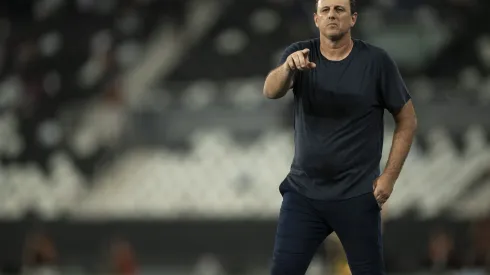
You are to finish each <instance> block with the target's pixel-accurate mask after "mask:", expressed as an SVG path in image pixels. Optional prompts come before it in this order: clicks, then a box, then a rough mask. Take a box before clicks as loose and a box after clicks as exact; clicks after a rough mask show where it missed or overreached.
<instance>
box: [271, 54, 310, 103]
mask: <svg viewBox="0 0 490 275" xmlns="http://www.w3.org/2000/svg"><path fill="white" fill-rule="evenodd" d="M309 53H310V50H309V49H303V50H297V47H296V45H295V44H293V45H292V46H290V47H289V48H288V49H286V51H285V52H284V54H283V56H282V58H281V61H282V63H281V65H280V66H279V67H277V68H276V69H275V70H273V71H272V72H270V73H269V75H268V76H267V78H266V79H265V84H264V91H263V93H264V95H265V96H266V97H267V98H270V99H278V98H281V97H283V96H285V95H286V93H287V92H288V90H289V89H291V88H292V87H293V84H294V78H295V74H296V72H297V71H305V70H311V69H314V68H315V67H316V64H315V63H313V62H310V60H309Z"/></svg>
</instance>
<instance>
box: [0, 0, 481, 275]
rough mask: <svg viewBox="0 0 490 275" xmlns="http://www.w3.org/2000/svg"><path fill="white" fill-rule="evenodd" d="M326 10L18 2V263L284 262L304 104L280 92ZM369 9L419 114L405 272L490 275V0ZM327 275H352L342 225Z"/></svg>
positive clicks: (10, 88)
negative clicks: (286, 214)
mask: <svg viewBox="0 0 490 275" xmlns="http://www.w3.org/2000/svg"><path fill="white" fill-rule="evenodd" d="M313 2H314V1H313V0H312V1H306V0H262V1H256V0H253V1H245V0H227V1H221V0H2V1H0V158H1V160H2V163H1V166H0V264H1V267H2V272H3V274H125V275H130V274H176V275H190V274H195V275H234V274H237V275H238V274H243V275H266V274H268V265H269V261H270V256H271V253H272V245H273V237H274V231H275V221H276V217H277V214H278V208H279V205H280V202H281V197H280V194H279V192H278V185H279V183H280V182H281V181H282V179H283V178H284V177H285V176H286V173H287V172H288V169H289V165H290V162H291V158H292V149H293V144H292V129H291V122H292V113H291V97H288V98H285V99H282V100H279V101H270V100H267V99H265V98H264V97H263V96H262V94H261V91H262V86H263V80H264V77H265V75H266V74H267V73H268V71H269V70H270V69H271V68H272V67H274V66H275V65H276V63H277V60H278V56H279V54H280V53H281V52H282V51H283V50H284V49H285V47H286V46H288V45H289V44H290V43H292V42H294V41H297V40H305V39H308V38H311V37H314V36H316V35H317V32H316V31H315V28H314V25H313V21H312V13H313V6H314V4H313ZM358 5H359V10H360V17H359V22H358V25H357V28H356V30H355V36H356V37H357V38H361V39H365V40H367V41H368V42H371V43H373V44H375V45H379V46H381V47H383V48H385V49H386V50H387V51H388V52H389V53H390V54H391V55H392V56H393V58H394V59H395V60H396V61H397V62H398V64H399V66H400V69H401V71H402V74H403V76H404V78H405V79H406V82H407V85H408V86H409V88H410V90H411V92H412V95H413V98H414V103H415V106H416V109H417V112H418V116H419V125H420V126H419V131H418V136H417V139H416V142H415V145H414V147H413V149H412V152H411V154H410V156H409V158H408V160H407V163H406V165H405V168H404V171H403V173H402V175H401V178H400V179H399V181H398V182H397V186H396V188H395V192H394V195H393V196H392V198H391V199H390V201H389V203H388V205H387V206H386V208H385V210H384V211H385V212H384V213H383V214H384V217H385V218H384V220H385V223H384V238H385V255H386V256H385V257H386V264H387V268H388V271H389V273H390V274H402V273H404V274H434V273H438V274H443V273H447V274H488V268H489V267H490V222H489V221H490V219H489V218H490V108H489V107H490V77H489V72H490V24H488V20H487V19H488V11H490V2H489V1H488V0H480V1H478V0H473V1H471V0H430V1H429V0H409V1H408V0H407V1H405V0H359V1H358ZM386 122H387V127H386V140H385V152H384V153H385V154H384V155H385V157H384V158H383V160H382V165H383V164H384V163H385V162H386V156H387V153H388V150H389V148H390V145H391V140H390V136H391V132H392V130H393V123H392V119H391V118H390V117H389V116H387V118H386ZM485 270H487V271H485ZM486 272H487V273H486ZM308 274H309V275H319V274H325V275H326V274H349V272H348V269H347V268H346V264H345V257H344V255H343V251H342V249H341V247H340V246H339V243H338V241H337V240H336V238H335V236H331V237H329V238H328V239H327V241H326V242H325V245H324V246H322V247H321V248H320V249H319V251H318V255H317V256H316V257H315V259H314V261H313V263H312V265H311V267H310V269H309V271H308Z"/></svg>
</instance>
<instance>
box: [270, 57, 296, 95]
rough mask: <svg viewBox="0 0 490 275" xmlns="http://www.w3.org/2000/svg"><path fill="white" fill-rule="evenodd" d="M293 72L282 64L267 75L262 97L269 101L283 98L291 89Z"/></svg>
mask: <svg viewBox="0 0 490 275" xmlns="http://www.w3.org/2000/svg"><path fill="white" fill-rule="evenodd" d="M294 75H295V71H293V70H291V69H290V68H289V66H288V65H287V64H286V63H284V64H283V65H281V66H279V67H277V68H276V69H274V70H273V71H271V72H270V73H269V75H268V76H267V78H266V79H265V84H264V91H263V92H264V95H265V96H266V97H267V98H270V99H278V98H281V97H283V96H285V95H286V94H287V92H288V90H289V89H291V88H292V87H293V79H294Z"/></svg>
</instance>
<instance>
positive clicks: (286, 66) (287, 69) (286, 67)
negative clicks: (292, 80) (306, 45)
mask: <svg viewBox="0 0 490 275" xmlns="http://www.w3.org/2000/svg"><path fill="white" fill-rule="evenodd" d="M282 71H283V72H285V73H287V74H293V73H294V70H293V69H291V67H289V64H288V63H287V62H285V63H284V64H282Z"/></svg>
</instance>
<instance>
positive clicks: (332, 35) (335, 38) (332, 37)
mask: <svg viewBox="0 0 490 275" xmlns="http://www.w3.org/2000/svg"><path fill="white" fill-rule="evenodd" d="M326 36H327V37H328V39H329V40H331V41H339V40H340V39H342V37H344V33H341V32H336V33H327V35H326Z"/></svg>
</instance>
